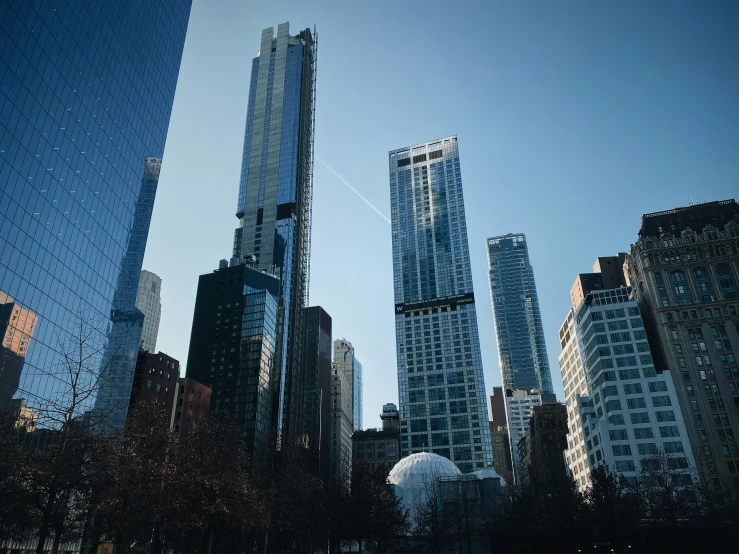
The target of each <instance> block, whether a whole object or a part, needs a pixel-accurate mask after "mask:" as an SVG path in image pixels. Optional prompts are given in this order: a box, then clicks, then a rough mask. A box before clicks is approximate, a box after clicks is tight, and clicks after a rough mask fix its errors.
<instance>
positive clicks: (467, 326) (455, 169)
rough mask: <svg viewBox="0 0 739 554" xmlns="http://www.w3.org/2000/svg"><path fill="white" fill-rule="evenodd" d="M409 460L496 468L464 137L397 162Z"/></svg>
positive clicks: (398, 316)
mask: <svg viewBox="0 0 739 554" xmlns="http://www.w3.org/2000/svg"><path fill="white" fill-rule="evenodd" d="M389 158H390V160H389V161H390V202H391V212H392V237H393V275H394V283H395V334H396V345H397V357H398V389H399V396H400V427H401V457H404V456H408V455H409V454H411V453H414V452H422V451H424V450H426V451H431V452H434V453H436V454H439V455H442V456H446V457H447V458H449V459H450V460H452V461H453V462H454V463H455V464H456V465H457V466H458V467H459V469H460V470H462V471H464V472H468V471H473V470H476V469H479V468H483V467H489V466H491V465H492V447H491V444H490V428H489V426H488V417H487V408H486V403H485V379H484V377H483V372H482V357H481V355H480V339H479V335H478V331H477V312H476V310H475V294H474V292H473V289H472V272H471V270H470V254H469V246H468V244H467V225H466V223H465V212H464V200H463V197H462V175H461V172H460V169H459V150H458V147H457V137H456V136H451V137H446V138H444V139H441V140H436V141H431V142H425V143H422V144H417V145H414V146H408V147H406V148H401V149H399V150H393V151H391V152H390V155H389Z"/></svg>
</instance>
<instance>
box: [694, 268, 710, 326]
mask: <svg viewBox="0 0 739 554" xmlns="http://www.w3.org/2000/svg"><path fill="white" fill-rule="evenodd" d="M693 278H694V279H695V284H696V288H697V289H698V296H700V299H701V301H702V302H713V301H714V300H715V298H714V295H713V288H712V287H711V281H710V279H709V277H708V273H707V272H706V268H704V267H697V268H695V269H694V270H693ZM709 317H710V313H709Z"/></svg>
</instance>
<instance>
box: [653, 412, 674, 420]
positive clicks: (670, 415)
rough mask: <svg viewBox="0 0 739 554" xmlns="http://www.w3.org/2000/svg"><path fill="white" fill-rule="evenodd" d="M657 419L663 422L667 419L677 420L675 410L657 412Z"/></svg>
mask: <svg viewBox="0 0 739 554" xmlns="http://www.w3.org/2000/svg"><path fill="white" fill-rule="evenodd" d="M656 416H657V421H658V422H659V423H663V422H666V421H675V412H673V411H672V410H663V411H658V412H656Z"/></svg>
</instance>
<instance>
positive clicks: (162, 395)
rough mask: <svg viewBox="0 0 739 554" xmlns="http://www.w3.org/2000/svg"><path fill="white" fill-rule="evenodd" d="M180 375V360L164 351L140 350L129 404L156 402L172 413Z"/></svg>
mask: <svg viewBox="0 0 739 554" xmlns="http://www.w3.org/2000/svg"><path fill="white" fill-rule="evenodd" d="M179 377H180V362H179V361H178V360H175V359H174V358H172V357H171V356H167V355H166V354H164V353H163V352H158V353H156V354H154V353H151V352H147V351H145V350H141V351H139V355H138V357H137V358H136V369H135V372H134V375H133V384H132V386H131V400H130V402H129V406H135V405H136V404H138V403H140V402H154V403H156V404H157V405H160V406H162V407H163V408H164V409H165V410H166V411H167V413H168V414H171V413H172V409H173V407H174V405H175V398H176V390H175V389H176V387H177V381H178V379H179ZM170 419H171V418H170Z"/></svg>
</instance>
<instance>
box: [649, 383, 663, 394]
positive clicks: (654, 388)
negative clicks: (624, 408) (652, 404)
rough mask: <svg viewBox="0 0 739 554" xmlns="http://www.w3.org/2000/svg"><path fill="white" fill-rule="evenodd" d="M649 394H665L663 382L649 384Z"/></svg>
mask: <svg viewBox="0 0 739 554" xmlns="http://www.w3.org/2000/svg"><path fill="white" fill-rule="evenodd" d="M649 392H667V383H666V382H665V381H654V382H652V383H649Z"/></svg>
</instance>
